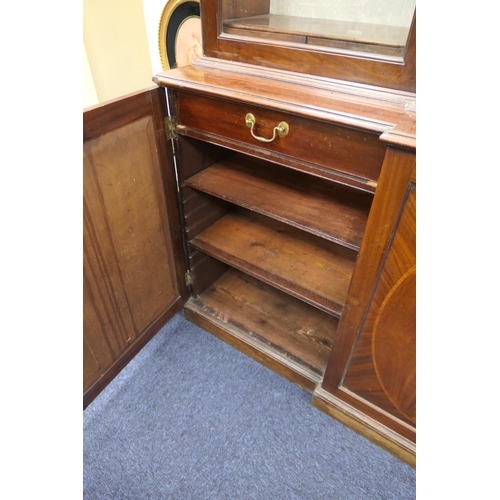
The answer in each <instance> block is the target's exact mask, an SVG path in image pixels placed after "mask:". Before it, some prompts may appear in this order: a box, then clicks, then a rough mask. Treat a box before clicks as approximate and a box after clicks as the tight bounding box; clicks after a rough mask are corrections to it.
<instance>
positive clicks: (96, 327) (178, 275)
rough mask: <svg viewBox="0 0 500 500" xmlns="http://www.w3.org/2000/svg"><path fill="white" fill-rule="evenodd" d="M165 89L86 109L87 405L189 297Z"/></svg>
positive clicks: (84, 385) (85, 397)
mask: <svg viewBox="0 0 500 500" xmlns="http://www.w3.org/2000/svg"><path fill="white" fill-rule="evenodd" d="M165 115H166V106H165V91H164V89H163V88H156V87H155V88H154V89H148V90H146V91H143V92H139V93H135V94H132V95H128V96H125V97H123V98H121V99H117V100H114V101H110V102H108V103H105V104H103V105H98V106H95V107H93V108H88V109H87V110H85V111H84V113H83V186H84V189H83V193H84V199H83V213H84V221H83V227H84V236H83V249H84V252H83V254H84V263H83V274H84V290H83V292H84V294H83V295H84V303H83V312H84V314H83V318H84V319H83V334H84V335H83V346H84V349H83V361H84V363H83V365H84V374H83V375H84V376H83V380H84V384H83V394H84V396H83V401H84V407H86V406H87V405H88V404H89V403H90V402H91V401H92V400H93V399H94V398H95V397H96V396H97V395H98V394H99V393H100V392H101V391H102V390H103V389H104V387H105V386H106V385H107V384H108V383H109V382H110V381H111V380H112V379H113V378H114V377H115V376H116V375H117V374H118V373H119V371H120V370H121V369H122V368H123V367H124V366H125V365H126V364H127V363H128V362H129V361H130V360H131V359H132V358H133V357H134V355H135V354H137V352H138V351H139V350H140V349H141V348H142V347H143V346H144V345H145V344H146V342H147V341H148V340H150V339H151V337H152V336H153V335H154V334H155V333H156V332H157V331H158V330H159V329H160V328H161V327H162V326H163V325H164V324H165V323H166V322H167V321H168V320H169V319H170V318H171V317H172V316H173V315H174V314H175V312H177V311H178V310H179V309H180V308H181V307H182V305H183V304H184V302H185V301H186V300H187V297H188V291H187V287H186V283H185V278H184V275H185V260H184V250H183V243H182V237H181V228H180V218H179V206H178V198H177V186H176V180H175V178H176V176H175V170H174V166H173V157H172V145H171V142H172V141H170V140H168V139H167V136H166V131H165Z"/></svg>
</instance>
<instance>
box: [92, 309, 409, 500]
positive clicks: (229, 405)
mask: <svg viewBox="0 0 500 500" xmlns="http://www.w3.org/2000/svg"><path fill="white" fill-rule="evenodd" d="M310 400H311V396H310V394H308V393H307V392H305V391H303V390H302V389H300V388H298V387H297V386H295V385H293V384H292V383H290V382H288V381H286V380H285V379H283V378H282V377H280V376H279V375H276V374H275V373H273V372H272V371H270V370H268V369H267V368H265V367H263V366H262V365H260V364H259V363H257V362H255V361H253V360H252V359H250V358H248V357H247V356H245V355H244V354H242V353H240V352H238V351H237V350H235V349H233V348H232V347H230V346H228V345H227V344H225V343H224V342H222V341H220V340H219V339H217V338H215V337H213V336H212V335H211V334H209V333H207V332H205V331H204V330H202V329H200V328H198V327H196V326H195V325H192V324H191V323H189V322H187V321H186V320H185V319H184V318H183V317H182V316H181V314H180V313H178V314H177V315H175V316H174V318H173V319H172V320H171V321H170V322H169V323H168V324H167V325H166V326H165V327H164V328H163V329H162V330H161V331H160V332H159V333H158V334H157V335H156V336H155V337H154V338H153V339H152V340H151V341H150V342H149V343H148V344H147V345H146V346H145V347H144V348H143V349H142V351H141V352H140V353H139V354H138V355H137V356H136V357H135V358H134V359H133V360H132V361H131V362H130V363H129V364H128V365H127V366H126V367H125V369H124V370H123V371H122V372H121V373H120V374H119V375H118V376H117V377H116V378H115V379H114V380H113V382H112V383H111V384H110V385H109V386H108V387H107V388H106V389H105V390H104V391H103V392H102V393H101V394H100V395H99V396H98V397H97V398H96V399H95V400H94V402H93V403H91V404H90V405H89V406H88V407H87V409H86V410H85V411H84V434H83V435H84V438H83V440H84V443H83V448H84V474H83V489H84V499H86V500H94V499H99V500H106V499H110V500H111V499H112V500H121V499H130V500H140V499H175V500H177V499H179V500H190V499H193V500H209V499H213V500H218V499H245V500H246V499H248V500H251V499H256V500H257V499H258V500H271V499H283V500H293V499H300V500H304V499H307V500H314V499H346V500H347V499H360V500H361V499H363V500H367V499H398V500H404V499H413V498H415V487H416V472H415V470H414V469H413V468H411V467H410V466H408V465H406V464H405V463H403V462H401V461H400V460H398V459H397V458H395V457H393V456H392V455H390V454H389V453H387V452H385V451H384V450H382V449H380V448H378V447H377V446H375V445H374V444H372V443H371V442H369V441H368V440H366V439H365V438H363V437H361V436H359V435H357V434H356V433H355V432H353V431H351V430H350V429H348V428H347V427H345V426H343V425H342V424H340V423H338V422H337V421H336V420H334V419H332V418H330V417H328V416H327V415H325V414H323V413H322V412H321V411H319V410H317V409H316V408H314V407H313V406H311V404H310Z"/></svg>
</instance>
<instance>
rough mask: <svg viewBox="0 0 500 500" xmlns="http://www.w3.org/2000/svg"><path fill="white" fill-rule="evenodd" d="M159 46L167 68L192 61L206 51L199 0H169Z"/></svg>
mask: <svg viewBox="0 0 500 500" xmlns="http://www.w3.org/2000/svg"><path fill="white" fill-rule="evenodd" d="M158 47H159V49H160V59H161V64H162V67H163V69H164V70H167V69H171V68H181V67H182V66H187V65H189V64H192V63H193V62H194V61H196V59H198V57H200V56H201V55H202V54H203V50H202V38H201V18H200V2H199V0H169V1H168V2H167V3H166V5H165V7H164V9H163V12H162V15H161V19H160V26H159V30H158Z"/></svg>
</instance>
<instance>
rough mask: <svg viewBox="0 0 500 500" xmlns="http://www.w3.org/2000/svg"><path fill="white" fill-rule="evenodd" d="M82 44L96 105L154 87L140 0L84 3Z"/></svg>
mask: <svg viewBox="0 0 500 500" xmlns="http://www.w3.org/2000/svg"><path fill="white" fill-rule="evenodd" d="M83 41H84V49H85V50H84V68H85V52H86V56H87V58H88V64H89V68H90V75H91V76H92V79H91V80H92V81H93V85H94V89H95V92H96V93H97V97H98V100H99V102H103V101H107V100H110V99H115V98H117V97H120V96H123V95H126V94H129V93H132V92H135V91H137V90H141V89H143V88H148V87H151V86H153V85H154V83H153V81H152V77H153V74H154V73H153V69H152V64H151V56H150V47H149V43H148V34H147V31H146V24H145V18H144V11H143V6H142V0H105V1H104V0H84V2H83ZM87 77H89V73H87ZM84 84H85V87H84V96H89V95H91V94H92V89H91V87H92V85H91V82H90V81H89V79H88V78H87V79H86V80H85V79H84Z"/></svg>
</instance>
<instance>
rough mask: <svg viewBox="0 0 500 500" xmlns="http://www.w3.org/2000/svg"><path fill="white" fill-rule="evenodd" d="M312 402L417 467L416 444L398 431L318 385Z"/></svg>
mask: <svg viewBox="0 0 500 500" xmlns="http://www.w3.org/2000/svg"><path fill="white" fill-rule="evenodd" d="M312 404H313V406H315V407H316V408H318V409H320V410H321V411H323V412H325V413H326V414H327V415H330V416H331V417H333V418H335V419H336V420H338V421H339V422H341V423H343V424H344V425H346V426H347V427H349V428H351V429H352V430H354V431H356V432H357V433H359V434H361V435H362V436H364V437H366V438H367V439H369V440H370V441H372V442H373V443H375V444H377V445H378V446H380V447H381V448H383V449H384V450H386V451H388V452H389V453H391V454H392V455H394V456H396V457H398V458H399V459H400V460H402V461H403V462H406V463H407V464H409V465H410V466H412V467H414V468H415V467H416V463H417V460H416V445H415V443H413V442H411V441H409V440H407V439H405V438H404V437H402V436H400V435H399V434H398V433H396V432H394V431H392V430H391V429H389V428H388V427H385V426H384V425H382V424H380V423H379V422H377V421H376V420H375V419H373V418H371V417H369V416H367V415H366V414H365V413H363V412H362V411H360V410H357V409H356V408H354V407H352V406H350V405H348V404H347V403H345V402H344V401H342V400H340V399H338V398H336V397H335V396H333V395H332V394H330V393H329V392H327V391H325V390H324V389H321V388H320V387H318V388H317V389H316V390H315V391H314V395H313V399H312Z"/></svg>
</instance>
